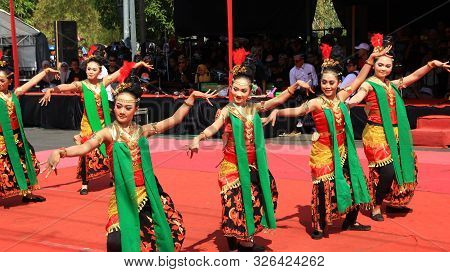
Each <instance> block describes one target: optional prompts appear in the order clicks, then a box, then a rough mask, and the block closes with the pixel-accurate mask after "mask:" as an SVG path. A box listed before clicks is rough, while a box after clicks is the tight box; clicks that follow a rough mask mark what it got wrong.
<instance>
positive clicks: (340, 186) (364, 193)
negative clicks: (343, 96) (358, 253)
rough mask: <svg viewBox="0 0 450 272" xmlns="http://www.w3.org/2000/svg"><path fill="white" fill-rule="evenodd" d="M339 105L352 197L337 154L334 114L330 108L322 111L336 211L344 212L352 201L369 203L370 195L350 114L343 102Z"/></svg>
mask: <svg viewBox="0 0 450 272" xmlns="http://www.w3.org/2000/svg"><path fill="white" fill-rule="evenodd" d="M339 107H340V109H341V112H342V115H343V116H344V121H345V142H346V148H347V160H348V167H349V174H350V177H349V178H350V183H351V185H352V191H353V199H352V194H351V192H350V187H349V186H348V183H347V181H346V179H345V177H344V171H343V169H342V165H341V156H340V154H339V146H338V140H337V133H336V126H335V122H334V114H333V112H332V110H331V109H327V108H325V109H324V110H323V111H324V113H325V117H326V119H327V123H328V129H329V131H330V134H331V143H332V152H333V162H334V178H335V188H336V198H337V206H338V211H339V212H341V213H344V212H345V211H346V210H347V209H348V208H349V207H350V206H351V205H352V203H354V204H362V203H370V195H369V190H368V189H367V184H366V177H365V176H364V172H363V170H362V167H361V164H360V163H359V158H358V154H357V152H356V146H355V140H354V136H353V127H352V122H351V119H350V114H349V112H348V109H347V108H346V107H345V105H344V103H342V102H340V103H339Z"/></svg>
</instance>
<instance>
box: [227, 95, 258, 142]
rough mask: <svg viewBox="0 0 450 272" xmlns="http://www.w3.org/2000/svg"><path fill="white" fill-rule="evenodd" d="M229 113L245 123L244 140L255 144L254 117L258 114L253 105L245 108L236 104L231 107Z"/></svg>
mask: <svg viewBox="0 0 450 272" xmlns="http://www.w3.org/2000/svg"><path fill="white" fill-rule="evenodd" d="M227 107H228V112H229V113H231V114H232V115H234V116H235V117H237V118H239V120H241V121H242V123H244V138H245V139H244V140H245V141H246V142H249V143H253V142H254V138H255V137H254V131H253V130H254V129H253V121H252V120H253V116H254V114H255V113H256V110H255V106H254V105H253V104H247V105H246V106H244V107H241V106H237V105H235V104H232V105H229V106H227Z"/></svg>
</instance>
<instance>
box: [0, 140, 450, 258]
mask: <svg viewBox="0 0 450 272" xmlns="http://www.w3.org/2000/svg"><path fill="white" fill-rule="evenodd" d="M184 144H185V142H184V141H179V140H170V139H157V140H155V141H153V142H152V144H151V147H152V151H153V162H154V164H155V169H156V170H155V172H156V175H157V176H158V178H159V180H160V182H161V183H162V185H163V187H164V189H165V190H166V191H167V192H168V193H169V194H170V195H171V196H172V198H173V199H174V201H175V205H176V207H177V208H178V209H179V210H180V211H181V212H182V214H183V217H184V220H185V225H186V228H187V234H186V240H185V243H184V245H183V249H184V250H185V251H220V250H226V249H227V247H226V244H225V239H224V238H223V236H222V235H221V232H220V229H219V219H220V213H221V206H220V200H219V188H218V185H217V169H216V168H215V167H216V165H217V164H218V163H219V161H220V159H221V153H220V144H219V143H218V142H215V141H209V142H206V143H204V145H205V147H204V148H203V150H201V151H200V154H199V155H198V156H197V157H194V159H192V160H189V159H188V158H187V156H186V153H185V151H183V150H182V148H183V145H184ZM167 150H169V151H167ZM267 150H268V154H269V166H270V169H271V171H272V173H273V175H274V176H275V178H276V180H277V184H278V189H279V192H280V199H279V209H278V211H277V219H278V228H277V230H276V231H275V232H273V233H262V234H261V235H259V236H258V237H257V239H256V240H257V241H258V242H259V243H261V244H264V245H266V246H267V247H268V248H269V249H270V250H272V251H449V250H450V233H449V232H448V229H449V227H450V220H449V218H450V210H449V209H448V207H449V204H450V181H449V178H448V177H449V176H450V152H442V151H440V150H437V151H419V152H418V157H419V182H420V185H419V188H418V190H417V192H416V195H415V197H414V199H413V201H412V203H411V205H410V207H411V208H413V210H414V211H413V212H412V213H410V214H408V215H406V216H405V215H398V216H396V217H388V218H386V220H385V221H384V222H374V221H372V220H371V219H370V218H368V217H366V216H364V215H360V217H359V221H360V222H361V223H363V224H370V225H372V231H370V232H365V233H361V232H340V231H339V226H340V224H339V223H338V222H336V224H335V225H334V227H333V228H332V229H331V233H330V235H329V238H325V239H322V240H320V241H314V240H312V239H311V238H310V237H309V235H308V233H307V231H310V222H311V219H310V217H311V215H310V195H311V181H310V175H309V167H308V152H309V147H308V146H298V145H276V144H268V145H267ZM358 151H359V153H360V154H361V155H362V153H361V152H362V150H358ZM47 154H48V152H40V153H39V154H38V157H40V158H41V160H42V161H43V160H45V159H44V158H46V155H47ZM361 158H364V156H361ZM75 164H76V159H67V160H65V162H64V163H63V164H62V165H61V167H65V168H62V169H60V170H59V172H58V173H59V175H58V176H56V177H55V176H52V177H51V178H49V179H48V180H44V179H42V177H41V186H42V190H41V191H39V193H40V194H42V195H43V196H45V197H47V201H46V202H44V203H38V204H27V205H24V204H22V203H21V202H20V201H19V199H18V198H15V199H8V200H2V201H0V251H104V250H105V249H106V239H105V238H106V237H105V230H104V225H105V223H106V209H107V205H108V199H109V195H110V193H111V190H112V188H110V187H109V180H108V179H102V180H99V181H94V182H92V185H91V192H90V193H89V195H87V196H80V195H79V194H78V190H79V187H80V182H79V181H77V180H76V179H75V174H74V173H75ZM366 164H367V161H365V159H364V160H363V165H366Z"/></svg>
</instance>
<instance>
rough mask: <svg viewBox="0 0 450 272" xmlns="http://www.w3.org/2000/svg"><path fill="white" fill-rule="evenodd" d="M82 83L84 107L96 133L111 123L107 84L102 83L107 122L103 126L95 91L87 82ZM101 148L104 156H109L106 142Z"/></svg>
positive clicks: (104, 113)
mask: <svg viewBox="0 0 450 272" xmlns="http://www.w3.org/2000/svg"><path fill="white" fill-rule="evenodd" d="M81 85H82V86H83V96H84V108H85V109H86V115H87V118H88V121H89V125H90V126H91V129H92V131H93V132H94V133H95V132H98V131H100V130H101V129H102V128H103V127H105V126H109V125H110V124H111V116H110V115H109V114H110V110H109V102H108V94H107V92H106V89H105V85H103V83H102V84H100V97H101V103H102V110H103V117H104V120H105V124H104V126H103V125H102V122H101V120H100V116H99V115H98V111H97V102H96V101H95V95H94V92H93V91H92V90H91V89H89V88H88V87H87V86H86V84H84V83H81ZM99 150H100V152H101V153H102V155H103V157H107V154H106V147H105V144H102V145H101V146H100V147H99Z"/></svg>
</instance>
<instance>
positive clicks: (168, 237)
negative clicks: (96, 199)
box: [113, 137, 174, 252]
mask: <svg viewBox="0 0 450 272" xmlns="http://www.w3.org/2000/svg"><path fill="white" fill-rule="evenodd" d="M138 144H139V148H140V152H141V160H142V171H143V174H144V180H145V189H146V192H147V197H148V199H149V201H150V206H151V208H152V219H153V222H154V227H155V236H156V246H157V249H158V251H162V252H168V251H174V244H173V238H172V233H171V230H170V226H169V223H168V222H167V218H166V214H165V213H164V208H163V205H162V203H161V197H160V195H159V190H158V186H157V184H156V180H155V175H154V173H153V166H152V160H151V156H150V150H149V146H148V141H147V139H146V138H145V137H141V138H140V139H139V143H138ZM113 163H114V178H115V183H116V199H117V210H118V213H119V225H120V234H121V241H122V251H124V252H139V251H141V247H140V242H141V238H140V222H139V210H138V203H137V199H136V185H135V181H134V170H133V164H132V158H131V153H130V150H129V148H128V147H127V145H126V144H125V143H122V142H115V143H114V146H113Z"/></svg>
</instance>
